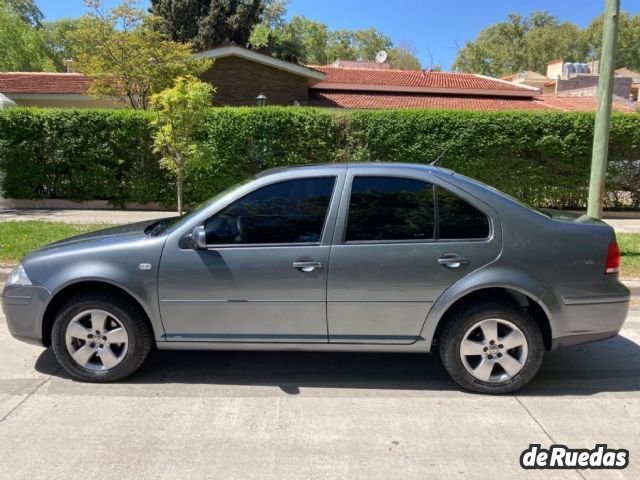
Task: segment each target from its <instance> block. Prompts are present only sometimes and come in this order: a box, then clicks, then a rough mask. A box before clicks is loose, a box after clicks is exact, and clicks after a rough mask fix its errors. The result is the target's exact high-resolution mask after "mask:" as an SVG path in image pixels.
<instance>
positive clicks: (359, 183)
mask: <svg viewBox="0 0 640 480" xmlns="http://www.w3.org/2000/svg"><path fill="white" fill-rule="evenodd" d="M424 239H433V186H432V185H431V184H429V183H425V182H421V181H419V180H412V179H408V178H393V177H355V178H354V180H353V185H352V187H351V200H350V202H349V218H348V220H347V234H346V240H347V241H365V240H424Z"/></svg>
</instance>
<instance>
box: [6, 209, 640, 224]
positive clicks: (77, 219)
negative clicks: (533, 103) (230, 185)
mask: <svg viewBox="0 0 640 480" xmlns="http://www.w3.org/2000/svg"><path fill="white" fill-rule="evenodd" d="M176 215H177V213H176V212H167V211H156V210H66V209H65V210H49V209H24V210H23V209H11V208H2V207H0V222H6V221H10V220H17V221H24V220H46V221H49V222H63V223H111V224H125V223H134V222H143V221H145V220H153V219H156V218H165V217H173V216H176ZM639 223H640V222H639Z"/></svg>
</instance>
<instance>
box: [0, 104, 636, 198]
mask: <svg viewBox="0 0 640 480" xmlns="http://www.w3.org/2000/svg"><path fill="white" fill-rule="evenodd" d="M152 115H153V114H152V113H148V112H139V111H131V110H126V111H125V110H118V111H116V110H76V111H73V110H53V109H52V110H47V109H12V110H5V111H2V112H0V175H1V176H2V184H1V188H2V190H3V191H4V195H5V196H6V197H12V198H66V199H71V200H91V199H105V200H108V201H110V202H112V203H114V204H116V205H122V204H124V203H126V202H138V203H147V202H161V203H163V204H167V205H169V204H173V203H174V189H173V182H172V180H171V178H170V177H169V176H168V175H167V174H166V173H165V172H164V171H162V170H161V169H160V168H159V166H158V162H157V158H156V157H155V156H154V155H153V154H152V153H151V149H150V145H151V134H152V132H151V128H150V126H149V125H150V123H149V122H150V120H151V118H152ZM593 120H594V118H593V114H589V113H562V112H460V111H434V110H420V111H418V110H403V111H401V110H386V111H352V112H345V111H332V110H321V109H312V108H305V107H300V108H293V107H284V108H282V107H280V108H279V107H265V108H216V109H211V111H210V112H209V114H208V116H207V120H206V121H205V122H204V124H203V125H202V128H201V131H200V132H199V141H200V142H201V143H202V146H203V147H204V148H205V150H206V153H207V157H208V158H210V159H211V160H210V162H208V163H207V165H206V166H202V167H199V168H198V169H194V170H192V171H190V172H188V182H187V184H186V185H185V195H186V199H187V201H188V202H190V203H196V202H199V201H201V200H203V199H205V198H207V197H210V196H211V195H213V194H215V193H216V192H218V191H220V190H221V189H224V188H226V187H228V186H229V185H231V184H233V183H236V182H237V181H240V180H242V179H244V178H247V177H249V176H251V175H253V174H255V173H257V172H258V171H260V170H263V169H266V168H272V167H277V166H283V165H299V164H306V163H319V162H342V161H394V162H419V163H429V162H430V161H432V160H433V159H434V158H435V157H437V156H438V155H439V154H440V152H441V151H442V150H443V149H444V148H446V147H448V150H447V151H446V153H445V154H444V155H443V157H442V160H441V161H440V165H442V166H444V167H448V168H453V169H455V170H456V171H458V172H460V173H463V174H465V175H469V176H471V177H474V178H478V179H480V180H482V181H485V182H487V183H489V184H491V185H493V186H495V187H497V188H499V189H501V190H504V191H506V192H508V193H511V194H513V195H515V196H517V197H519V198H521V199H523V200H526V201H529V202H531V203H533V204H537V205H540V206H552V207H559V208H582V207H584V205H585V201H586V197H587V184H588V178H589V167H590V157H591V141H592V134H593ZM607 190H608V192H610V193H608V196H607V207H609V208H634V209H640V115H637V114H615V115H614V116H613V120H612V126H611V148H610V164H609V170H608V184H607Z"/></svg>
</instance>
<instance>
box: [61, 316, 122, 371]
mask: <svg viewBox="0 0 640 480" xmlns="http://www.w3.org/2000/svg"><path fill="white" fill-rule="evenodd" d="M65 342H66V345H67V350H68V352H69V355H71V358H72V359H73V360H74V361H75V362H76V363H77V364H78V365H80V366H81V367H84V368H87V369H89V370H95V371H97V370H111V369H112V368H115V367H116V366H118V365H119V364H120V362H122V360H123V359H124V357H125V355H126V354H127V349H128V345H129V335H128V334H127V331H126V329H125V327H124V325H123V323H122V322H121V321H120V320H118V318H116V317H115V316H114V315H113V314H111V313H109V312H107V311H105V310H100V309H92V310H85V311H83V312H80V313H79V314H77V315H76V316H75V317H73V318H72V319H71V321H70V322H69V325H67V329H66V332H65Z"/></svg>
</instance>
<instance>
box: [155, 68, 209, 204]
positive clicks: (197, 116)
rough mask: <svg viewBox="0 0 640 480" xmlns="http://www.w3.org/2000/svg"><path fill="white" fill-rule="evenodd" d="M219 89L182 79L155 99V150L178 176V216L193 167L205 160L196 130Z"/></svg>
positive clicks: (178, 79) (166, 165)
mask: <svg viewBox="0 0 640 480" xmlns="http://www.w3.org/2000/svg"><path fill="white" fill-rule="evenodd" d="M214 92H215V88H214V87H213V86H212V85H211V84H209V83H205V82H201V81H200V80H198V79H197V78H195V77H178V78H177V79H176V81H175V84H174V86H173V87H171V88H168V89H166V90H164V91H162V92H160V93H156V94H155V95H153V97H152V98H151V104H152V106H153V108H154V110H155V111H156V112H157V117H156V119H155V120H154V122H153V124H154V126H155V127H156V131H155V134H154V144H153V148H154V151H155V152H157V153H159V154H160V155H161V156H162V158H161V160H160V164H161V165H162V166H163V167H164V168H166V169H167V170H169V171H171V172H172V173H173V174H174V175H175V177H176V197H177V200H178V213H179V214H180V215H182V211H183V208H182V207H183V206H182V185H183V182H184V176H185V171H186V170H187V169H188V168H189V166H191V165H193V164H195V163H197V162H199V161H200V160H202V157H203V156H202V151H201V149H200V148H199V145H198V143H196V141H195V133H196V129H197V128H198V126H199V125H201V124H202V123H204V117H205V114H206V111H207V107H209V106H210V105H211V97H212V95H213V93H214Z"/></svg>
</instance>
